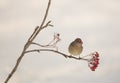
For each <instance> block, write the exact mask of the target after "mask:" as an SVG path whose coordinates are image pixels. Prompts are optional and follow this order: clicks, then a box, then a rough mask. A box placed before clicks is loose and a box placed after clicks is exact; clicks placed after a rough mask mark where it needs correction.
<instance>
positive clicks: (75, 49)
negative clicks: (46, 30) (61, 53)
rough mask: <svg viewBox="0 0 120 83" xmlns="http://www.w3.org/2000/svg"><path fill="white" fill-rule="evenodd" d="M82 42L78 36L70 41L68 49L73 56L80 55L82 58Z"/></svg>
mask: <svg viewBox="0 0 120 83" xmlns="http://www.w3.org/2000/svg"><path fill="white" fill-rule="evenodd" d="M82 44H83V41H82V40H81V38H76V39H75V40H74V41H73V42H71V43H70V45H69V47H68V51H69V53H70V54H71V56H79V58H80V54H81V53H82V51H83V46H82Z"/></svg>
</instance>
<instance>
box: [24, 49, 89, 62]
mask: <svg viewBox="0 0 120 83" xmlns="http://www.w3.org/2000/svg"><path fill="white" fill-rule="evenodd" d="M41 51H51V52H54V53H57V54H60V55H62V56H64V57H65V58H73V59H76V60H85V61H88V59H85V58H82V57H78V58H77V57H74V56H71V55H67V54H65V53H62V52H60V51H56V50H52V49H34V50H28V51H26V52H25V53H30V52H41Z"/></svg>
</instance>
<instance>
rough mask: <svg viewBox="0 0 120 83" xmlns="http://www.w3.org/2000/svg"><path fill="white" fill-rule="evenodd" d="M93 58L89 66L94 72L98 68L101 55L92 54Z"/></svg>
mask: <svg viewBox="0 0 120 83" xmlns="http://www.w3.org/2000/svg"><path fill="white" fill-rule="evenodd" d="M91 57H92V58H91V59H90V60H89V61H88V66H89V67H90V69H91V70H92V71H95V69H96V68H97V67H98V64H99V53H98V52H94V53H92V55H91Z"/></svg>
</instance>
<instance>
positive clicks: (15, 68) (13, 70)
mask: <svg viewBox="0 0 120 83" xmlns="http://www.w3.org/2000/svg"><path fill="white" fill-rule="evenodd" d="M50 5H51V0H49V1H48V5H47V9H46V12H45V16H44V18H43V21H42V23H41V25H40V26H37V27H36V28H35V30H34V32H33V33H32V35H31V36H30V37H29V38H28V41H27V42H26V44H25V45H24V48H23V51H22V53H21V55H20V57H19V58H18V59H17V62H16V64H15V66H14V68H13V69H12V71H11V72H10V74H9V75H8V77H7V78H6V79H5V82H4V83H8V81H9V80H10V78H11V77H12V76H13V74H14V73H15V71H16V70H17V68H18V66H19V64H20V62H21V60H22V58H23V56H24V55H25V51H26V50H27V48H28V47H29V46H30V45H31V42H33V40H34V39H35V38H36V36H37V35H38V34H39V32H40V31H41V30H42V29H43V25H44V23H45V21H46V18H47V16H48V11H49V8H50ZM48 24H49V23H48ZM46 27H47V26H46Z"/></svg>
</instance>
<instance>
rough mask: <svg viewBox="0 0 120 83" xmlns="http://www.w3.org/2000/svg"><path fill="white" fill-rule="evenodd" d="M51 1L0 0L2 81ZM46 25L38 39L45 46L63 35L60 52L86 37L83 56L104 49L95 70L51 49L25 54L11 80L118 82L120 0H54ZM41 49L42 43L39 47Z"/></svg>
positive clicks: (23, 82)
mask: <svg viewBox="0 0 120 83" xmlns="http://www.w3.org/2000/svg"><path fill="white" fill-rule="evenodd" d="M47 2H48V0H0V83H3V82H4V80H5V79H6V76H8V74H9V73H10V71H11V70H12V68H13V67H14V65H15V63H16V60H17V58H18V57H19V56H20V53H21V52H22V49H23V46H24V44H25V43H26V41H27V39H28V38H29V36H30V35H31V34H32V32H33V31H34V29H35V26H36V25H40V23H41V20H42V17H43V15H44V12H45V8H46V4H47ZM48 20H52V24H53V25H54V27H53V28H51V27H48V28H47V29H45V30H43V31H42V32H41V33H40V34H39V36H38V37H37V38H36V40H35V41H36V42H39V43H41V44H47V43H48V42H49V41H50V40H52V38H53V34H54V32H58V33H60V37H61V39H62V40H61V41H60V42H59V43H58V47H59V51H61V52H64V53H66V54H69V53H68V51H67V48H68V45H69V43H70V42H71V41H73V40H74V39H75V38H77V37H80V38H82V40H83V42H84V44H83V46H84V50H83V53H82V54H81V56H84V55H86V54H89V53H91V52H94V51H98V52H99V53H100V65H99V67H98V68H97V69H96V71H95V72H92V71H91V70H90V69H89V68H88V65H87V63H86V62H84V61H76V60H73V59H65V58H64V57H63V56H61V55H58V54H55V53H52V52H41V53H30V54H27V55H26V56H25V57H24V58H23V60H22V62H21V63H20V65H19V67H18V69H17V71H16V72H15V74H14V76H13V77H12V78H11V79H10V81H9V83H120V37H119V36H120V0H52V4H51V8H50V12H49V16H48ZM37 48H39V47H37Z"/></svg>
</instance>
